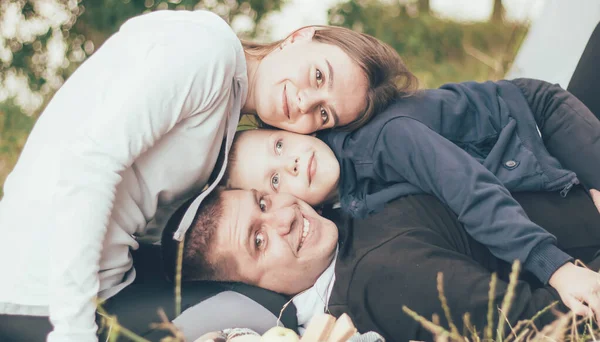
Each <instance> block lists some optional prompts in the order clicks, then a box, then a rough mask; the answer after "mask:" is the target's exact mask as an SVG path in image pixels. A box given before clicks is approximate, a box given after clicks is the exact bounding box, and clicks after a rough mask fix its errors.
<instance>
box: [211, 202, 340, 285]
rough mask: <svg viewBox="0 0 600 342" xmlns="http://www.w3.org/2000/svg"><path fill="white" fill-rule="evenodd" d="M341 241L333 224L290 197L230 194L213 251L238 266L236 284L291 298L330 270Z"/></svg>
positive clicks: (224, 207) (224, 203)
mask: <svg viewBox="0 0 600 342" xmlns="http://www.w3.org/2000/svg"><path fill="white" fill-rule="evenodd" d="M337 238H338V230H337V227H336V226H335V224H334V223H333V222H331V221H330V220H328V219H326V218H323V217H321V216H320V215H319V214H317V213H316V212H315V211H314V210H313V208H312V207H311V206H310V205H308V204H306V203H305V202H303V201H301V200H299V199H296V198H295V197H293V196H291V195H288V194H272V195H267V194H262V193H259V192H257V191H255V190H230V191H225V192H223V218H222V219H221V222H220V224H219V228H218V229H217V232H216V237H215V242H214V245H213V248H212V250H213V251H215V252H213V253H218V254H219V255H229V256H231V257H232V258H233V261H235V263H236V264H237V273H236V274H233V275H230V276H231V278H232V279H231V280H236V281H243V282H245V283H249V284H252V285H255V286H259V287H262V288H265V289H269V290H272V291H276V292H280V293H285V294H290V295H291V294H296V293H299V292H301V291H303V290H305V289H307V288H309V287H311V286H312V285H313V284H314V283H315V281H316V280H317V278H318V277H319V275H321V273H323V271H324V270H325V269H326V268H327V266H329V264H330V263H331V261H332V259H333V256H334V253H335V247H336V244H337ZM212 257H216V255H213V256H212Z"/></svg>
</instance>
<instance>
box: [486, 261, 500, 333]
mask: <svg viewBox="0 0 600 342" xmlns="http://www.w3.org/2000/svg"><path fill="white" fill-rule="evenodd" d="M497 282H498V276H497V275H496V273H492V279H490V290H489V292H488V312H487V326H486V327H485V331H484V333H483V338H484V339H485V340H491V339H492V332H493V331H494V298H495V297H496V296H495V294H496V283H497Z"/></svg>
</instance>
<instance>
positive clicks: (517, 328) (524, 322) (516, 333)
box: [504, 320, 529, 342]
mask: <svg viewBox="0 0 600 342" xmlns="http://www.w3.org/2000/svg"><path fill="white" fill-rule="evenodd" d="M527 325H529V320H522V321H519V322H517V325H515V326H514V328H513V327H511V331H512V333H511V334H510V335H509V336H508V337H507V338H506V339H505V340H504V342H511V341H512V340H513V339H515V341H516V339H517V338H518V336H519V335H520V334H519V331H520V330H523V328H525V327H527ZM525 330H528V329H525Z"/></svg>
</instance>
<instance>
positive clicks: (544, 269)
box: [523, 242, 573, 285]
mask: <svg viewBox="0 0 600 342" xmlns="http://www.w3.org/2000/svg"><path fill="white" fill-rule="evenodd" d="M572 260H573V258H572V257H571V256H570V255H568V254H567V253H565V252H563V251H562V250H560V249H559V248H558V247H557V246H556V245H554V244H553V243H551V242H547V243H541V244H539V245H537V246H536V247H535V248H533V249H532V250H531V252H530V253H529V256H528V257H527V260H525V264H524V265H523V267H524V268H525V269H526V270H527V271H529V272H531V273H533V275H535V276H536V277H537V278H538V279H539V280H540V281H541V282H542V283H543V284H544V285H547V284H548V280H549V279H550V277H551V276H552V274H553V273H554V272H555V271H556V270H557V269H558V268H559V267H561V266H562V265H564V264H566V263H567V262H569V261H572Z"/></svg>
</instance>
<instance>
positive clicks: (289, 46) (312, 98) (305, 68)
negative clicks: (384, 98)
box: [249, 27, 368, 134]
mask: <svg viewBox="0 0 600 342" xmlns="http://www.w3.org/2000/svg"><path fill="white" fill-rule="evenodd" d="M314 33H315V31H314V28H310V27H309V28H304V29H301V30H299V31H297V32H295V33H294V34H292V35H291V36H290V37H288V39H287V40H286V41H285V42H284V43H283V44H282V45H281V46H282V48H281V49H275V50H274V51H272V52H271V53H269V54H268V55H267V56H265V57H264V58H263V59H262V60H261V61H260V64H259V65H258V67H257V70H256V79H255V81H254V84H252V85H251V86H252V89H253V91H252V95H251V96H252V98H251V99H250V100H249V101H250V102H252V103H253V104H254V107H255V111H256V113H258V116H259V117H260V119H261V120H262V121H263V122H264V123H266V124H268V125H270V126H273V127H277V128H280V129H284V130H287V131H291V132H297V133H302V134H308V133H313V132H315V131H318V130H322V129H329V128H333V127H337V126H344V125H347V124H349V123H351V122H353V121H355V120H356V119H357V118H359V117H360V115H361V114H362V113H363V112H364V110H365V107H366V103H367V102H366V98H367V89H368V81H367V77H366V75H365V73H364V72H363V71H362V69H361V68H360V67H359V66H358V64H357V63H356V62H354V61H353V60H352V59H351V58H350V56H348V55H347V54H346V53H345V52H344V51H343V50H342V49H340V48H339V47H338V46H335V45H331V44H325V43H320V42H317V41H315V40H313V39H312V38H313V36H314Z"/></svg>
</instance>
